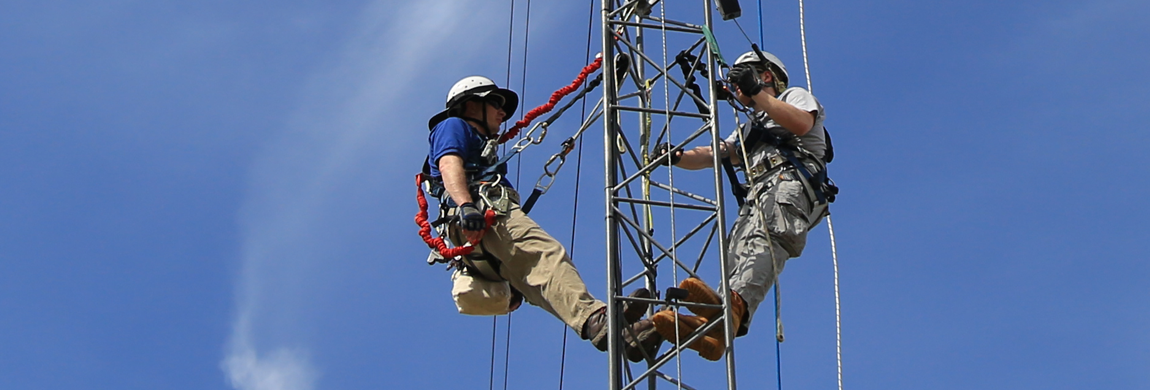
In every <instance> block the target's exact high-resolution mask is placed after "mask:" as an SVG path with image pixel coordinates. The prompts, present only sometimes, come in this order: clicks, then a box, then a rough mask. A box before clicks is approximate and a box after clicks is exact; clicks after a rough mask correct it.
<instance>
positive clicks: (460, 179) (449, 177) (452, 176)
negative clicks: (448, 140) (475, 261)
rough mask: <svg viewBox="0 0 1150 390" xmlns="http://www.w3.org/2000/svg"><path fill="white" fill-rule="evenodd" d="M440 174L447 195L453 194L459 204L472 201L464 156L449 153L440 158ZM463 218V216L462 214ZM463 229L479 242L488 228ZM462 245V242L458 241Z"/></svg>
mask: <svg viewBox="0 0 1150 390" xmlns="http://www.w3.org/2000/svg"><path fill="white" fill-rule="evenodd" d="M438 164H439V174H440V177H442V178H443V188H444V189H445V190H447V195H449V196H451V200H453V201H455V204H457V205H463V204H465V203H471V202H472V199H471V192H469V191H468V190H467V171H466V170H464V169H463V158H462V157H459V155H457V154H447V155H444V156H443V157H440V158H439V163H438ZM460 217H461V218H462V217H463V216H462V215H460ZM462 230H463V236H464V237H465V238H467V240H468V241H471V242H479V240H481V239H483V233H484V232H486V231H487V229H481V230H467V229H462ZM457 244H460V245H462V243H457Z"/></svg>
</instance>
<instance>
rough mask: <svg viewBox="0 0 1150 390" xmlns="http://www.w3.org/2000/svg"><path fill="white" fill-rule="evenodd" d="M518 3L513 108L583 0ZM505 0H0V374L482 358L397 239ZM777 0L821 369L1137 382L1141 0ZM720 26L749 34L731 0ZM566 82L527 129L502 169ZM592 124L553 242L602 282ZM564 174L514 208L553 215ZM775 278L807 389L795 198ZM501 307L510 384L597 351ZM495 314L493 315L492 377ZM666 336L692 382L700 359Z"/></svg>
mask: <svg viewBox="0 0 1150 390" xmlns="http://www.w3.org/2000/svg"><path fill="white" fill-rule="evenodd" d="M679 3H681V2H679ZM679 3H676V4H672V5H671V6H670V7H671V11H675V12H689V11H691V10H694V9H696V8H699V7H698V6H696V5H694V4H690V5H685V4H679ZM515 5H516V9H515V19H514V21H513V22H514V23H513V24H514V26H515V29H514V32H513V34H514V35H513V39H514V41H515V42H516V44H515V48H514V50H513V51H512V53H511V55H512V58H513V64H512V66H511V69H510V73H511V80H512V82H511V83H510V86H511V87H512V88H514V89H516V90H518V91H520V93H521V97H523V101H524V107H521V110H524V109H525V108H530V107H534V106H536V105H538V104H540V103H542V102H543V101H544V98H545V96H547V95H548V94H549V93H550V92H551V91H553V90H554V89H556V88H558V87H559V86H562V85H565V84H566V83H568V82H569V81H570V80H571V78H572V77H573V76H574V75H575V74H576V73H577V72H578V70H579V68H580V67H581V66H582V65H583V63H584V54H585V53H584V47H585V46H584V45H585V42H586V39H587V36H586V28H587V19H586V18H587V16H586V15H587V11H588V5H589V4H588V3H587V2H542V1H537V2H534V3H533V4H532V5H531V7H532V9H531V27H530V36H529V41H528V46H527V48H528V50H527V52H526V53H527V60H526V61H527V67H526V72H524V71H523V67H522V63H523V55H524V50H523V44H522V42H523V39H524V36H523V32H524V24H525V21H524V19H523V16H524V15H525V14H526V10H525V2H524V1H518V2H516V3H515ZM743 6H744V8H745V9H747V10H748V12H747V13H746V14H747V15H746V16H744V17H743V18H741V19H740V22H741V23H742V24H743V26H744V27H746V28H748V32H750V33H752V34H755V33H754V30H755V29H756V28H757V23H756V19H755V17H754V12H753V7H754V5H753V4H750V3H749V2H744V4H743ZM691 7H694V8H691ZM764 8H765V13H766V14H767V15H768V17H767V18H765V21H766V27H765V35H766V42H765V45H764V46H765V48H767V49H768V50H771V51H773V52H775V53H776V54H778V55H779V56H780V57H782V59H783V60H784V61H785V62H786V63H787V65H788V67H789V68H790V69H791V72H792V74H795V75H798V74H800V70H801V67H802V66H801V65H802V60H801V51H800V46H799V36H798V8H797V4H793V3H781V2H767V3H765V4H764ZM510 9H511V2H508V1H503V2H490V1H480V0H460V1H446V0H428V1H422V2H398V1H326V2H319V1H287V2H265V1H240V2H236V1H230V2H225V1H200V2H143V1H131V0H118V1H105V2H93V1H70V2H61V1H53V0H48V1H41V2H12V1H5V2H0V53H2V54H0V58H2V60H0V183H2V188H3V190H0V388H3V389H240V390H318V389H349V388H388V389H407V388H432V389H447V388H477V389H478V388H487V386H488V382H489V379H491V378H490V376H491V373H490V371H491V369H490V364H491V356H492V326H493V324H492V320H491V319H490V318H486V317H467V316H461V315H459V314H456V313H455V308H454V307H453V304H452V303H451V300H450V293H449V292H450V282H449V279H448V274H447V273H446V272H443V271H442V270H441V268H438V267H428V266H426V265H425V264H424V257H425V256H426V251H425V249H424V247H423V246H422V244H421V243H420V242H419V241H418V237H417V236H416V235H415V231H416V229H415V225H414V224H412V222H411V217H412V215H413V214H414V212H415V202H414V200H413V199H412V198H413V195H414V188H412V187H413V186H412V184H411V181H412V175H413V174H414V173H415V172H416V171H417V170H418V169H419V166H420V164H421V163H422V159H423V156H424V154H425V153H426V144H425V143H426V133H425V131H426V130H425V123H426V120H427V118H428V117H429V116H430V115H432V114H434V113H435V112H436V111H438V110H439V109H440V107H442V104H443V103H442V100H443V98H444V95H445V94H446V91H447V89H448V88H449V87H450V86H451V84H452V83H454V82H455V81H456V80H458V79H459V78H462V77H464V76H468V75H472V74H485V75H489V76H491V77H492V78H493V79H495V80H497V81H499V82H500V83H504V81H505V80H506V79H507V74H508V68H507V56H508V53H507V40H508V28H509V23H511V22H512V21H511V20H509V16H510V15H509V11H510ZM684 10H685V11H684ZM806 12H807V22H808V23H807V39H808V44H809V50H810V58H811V72H812V78H813V84H814V85H813V91H814V93H815V95H816V96H818V97H819V99H820V100H821V101H822V103H823V104H824V105H825V106H826V109H827V118H828V119H827V126H828V127H829V128H830V130H831V131H832V133H833V135H834V141H835V146H836V155H837V157H836V160H835V162H834V163H833V164H832V166H831V174H832V177H834V178H835V180H836V181H837V182H838V183H839V185H840V187H842V189H843V193H842V194H841V196H840V198H839V199H840V200H839V201H838V202H837V203H836V204H835V205H834V206H833V208H832V211H833V213H834V218H835V220H834V221H835V230H836V234H837V243H838V253H839V260H840V265H841V275H840V285H841V293H842V310H843V312H842V316H843V320H842V321H843V353H844V368H843V370H844V380H845V382H846V387H847V388H852V389H891V388H898V389H903V388H905V389H918V388H933V389H1017V388H1026V389H1084V388H1091V389H1137V388H1150V369H1147V368H1148V367H1150V336H1148V335H1150V332H1147V329H1150V310H1148V309H1150V304H1148V302H1150V288H1148V287H1147V286H1148V284H1147V281H1148V280H1147V279H1148V276H1147V275H1150V265H1148V264H1147V263H1146V260H1147V250H1146V249H1145V248H1146V246H1145V243H1146V242H1147V241H1148V240H1150V233H1148V232H1150V229H1146V228H1145V227H1144V223H1145V221H1146V220H1147V219H1148V218H1150V207H1147V206H1145V204H1144V203H1143V202H1142V200H1143V199H1144V198H1146V196H1147V195H1150V191H1148V188H1150V184H1148V183H1150V181H1148V179H1150V175H1148V173H1150V172H1148V167H1150V158H1147V157H1146V155H1145V154H1143V153H1142V149H1143V148H1144V147H1145V146H1146V145H1150V135H1147V133H1146V132H1145V131H1144V130H1145V129H1146V125H1145V124H1146V123H1147V122H1150V113H1148V110H1147V106H1148V103H1150V92H1147V89H1146V87H1147V86H1148V85H1150V76H1147V73H1146V72H1145V70H1144V69H1143V68H1145V66H1144V65H1145V64H1147V63H1150V50H1146V46H1145V42H1147V40H1148V39H1150V28H1147V27H1145V19H1146V16H1147V15H1150V3H1146V2H1144V1H1132V0H1101V1H1093V2H1070V1H1043V2H1040V1H1022V2H1006V3H1003V2H992V1H964V2H958V1H937V2H916V1H890V2H881V3H877V4H861V3H857V2H817V1H813V2H807V4H806ZM596 23H598V20H597V18H596ZM716 32H717V34H718V38H719V42H720V45H721V47H722V49H723V51H724V54H727V55H728V56H733V55H736V54H737V53H739V52H741V51H743V50H745V48H746V45H747V43H746V41H745V40H744V39H743V38H742V37H741V35H740V34H738V32H737V30H735V29H734V28H733V26H732V25H731V24H730V23H729V22H728V23H722V24H721V26H719V27H718V28H717V29H716ZM595 39H596V40H597V39H598V38H595ZM595 45H598V44H597V43H596V44H595ZM676 50H677V49H676ZM592 51H593V52H594V51H597V50H595V49H593V50H592ZM524 79H525V80H526V88H524V86H523V85H522V82H521V80H524ZM793 79H795V80H796V83H795V84H799V85H802V84H805V81H801V77H793ZM576 112H577V110H573V111H572V113H569V114H568V115H567V117H565V120H566V121H565V122H560V123H557V124H556V126H554V127H552V131H553V132H556V134H562V135H561V136H557V137H553V138H550V139H549V140H548V141H547V142H545V143H544V144H542V145H539V146H537V147H535V148H534V149H532V150H529V151H528V152H526V153H524V156H523V169H522V178H521V179H520V180H521V184H520V187H529V186H530V185H531V183H533V181H534V180H535V178H537V177H538V175H539V173H540V172H539V170H538V167H539V166H540V165H541V164H542V162H543V161H544V159H545V158H546V157H547V156H549V155H550V154H551V153H554V152H555V151H556V150H557V148H558V142H559V141H560V140H561V139H562V138H563V137H565V136H566V135H568V134H570V132H571V131H572V130H573V126H574V125H575V122H576V121H575V120H573V119H571V118H573V117H575V116H576V115H577V113H576ZM692 130H693V129H692ZM684 131H685V130H684ZM592 135H594V134H593V133H592ZM601 138H602V137H598V136H591V137H588V139H587V144H585V146H584V147H585V148H586V150H585V152H584V157H586V158H585V159H584V165H583V167H582V168H583V170H582V176H581V177H580V179H581V182H580V183H581V186H580V192H579V194H580V198H579V205H578V209H577V213H576V215H577V217H576V219H575V221H576V226H577V228H576V234H575V237H576V245H574V246H573V247H572V252H573V254H574V258H575V261H576V263H577V265H578V267H579V269H580V271H581V272H582V274H583V276H584V278H585V279H586V280H587V283H588V285H589V288H590V289H591V291H592V293H594V294H595V295H597V296H600V297H601V296H602V295H603V292H604V291H605V287H604V282H605V281H604V276H603V275H604V270H603V268H604V263H603V260H602V254H603V253H604V251H603V249H602V247H603V243H602V237H603V233H602V229H603V224H602V213H601V211H602V198H601V196H602V191H601V189H602V174H601V172H602V167H601V161H602V157H601V153H602V152H601V150H602V149H601V145H600V143H599V142H600V141H598V140H599V139H601ZM575 173H576V170H575V168H574V166H573V165H571V164H570V163H569V164H568V166H567V167H566V168H565V169H564V171H563V173H562V176H561V177H560V178H559V180H558V182H557V184H556V186H555V187H554V188H553V189H552V191H551V193H550V194H549V195H547V196H546V197H544V198H543V199H542V200H541V201H540V202H541V203H540V205H539V208H538V209H537V211H536V212H535V213H533V217H535V218H536V219H537V220H538V221H539V223H540V224H541V225H542V226H543V227H544V228H546V229H547V230H548V231H549V232H551V233H552V235H554V236H555V237H556V238H558V239H559V240H560V241H562V242H569V241H570V237H571V236H572V231H571V225H572V213H571V212H570V211H569V210H573V209H574V207H573V201H574V199H573V193H574V189H575V187H574V181H575ZM682 175H683V176H682V177H684V178H685V179H684V183H685V184H687V185H690V184H691V183H692V182H693V181H697V182H698V183H706V182H707V180H708V179H707V175H706V174H705V173H686V174H682ZM700 185H702V184H700ZM781 283H782V286H783V294H784V301H783V318H784V321H785V323H786V329H787V341H786V342H785V343H783V345H782V356H783V360H782V376H783V385H784V387H785V388H832V387H833V386H835V357H834V306H833V291H832V274H831V265H830V250H829V240H828V239H827V233H826V228H825V224H824V225H822V226H820V227H819V228H818V229H816V230H815V231H814V232H812V234H811V239H810V243H809V245H808V249H807V252H806V253H805V254H804V256H803V257H802V258H801V259H797V260H792V261H791V262H790V263H788V266H787V269H786V271H785V272H784V273H783V276H782V282H781ZM511 318H512V319H511V327H510V335H511V338H510V344H509V345H510V354H509V355H508V357H507V361H508V362H509V363H508V365H507V366H508V376H507V378H506V379H507V383H508V385H507V387H508V388H512V389H536V388H550V387H558V384H559V368H560V351H561V349H562V348H563V335H564V332H566V333H567V336H568V342H567V344H568V345H567V348H566V358H565V359H566V360H565V362H566V366H565V367H566V368H565V383H564V388H598V387H602V386H604V385H605V384H606V383H607V380H606V355H605V354H602V353H600V352H598V351H596V350H594V349H593V348H591V347H590V345H588V344H587V343H586V342H585V341H581V340H576V339H577V336H575V335H574V334H573V333H572V332H569V331H566V330H565V328H563V327H562V325H560V323H559V322H558V321H556V320H555V319H553V318H551V317H550V316H549V315H547V314H546V313H544V312H543V311H541V310H539V309H537V308H531V307H528V308H524V309H522V310H520V311H518V312H516V313H515V314H514V315H513V316H512V317H511ZM507 332H508V331H507V320H506V319H500V320H499V322H498V323H497V333H498V335H499V336H498V340H497V345H498V346H497V348H496V351H495V355H496V357H497V359H496V360H497V362H496V364H495V366H496V370H495V371H497V372H496V373H495V374H494V381H495V383H496V387H497V388H499V387H500V386H502V382H503V380H504V376H503V369H504V364H503V359H504V352H505V351H504V347H503V346H504V342H505V335H506V334H507ZM771 333H772V332H771V331H770V326H769V321H763V320H761V319H760V320H759V322H758V323H757V327H756V328H755V329H753V330H752V333H751V334H750V335H749V336H747V337H745V338H741V339H739V340H738V343H737V344H736V349H737V351H738V359H739V360H738V362H739V366H738V367H739V380H740V383H739V384H740V386H742V387H743V388H774V387H775V370H774V367H775V358H774V343H773V335H772V334H771ZM682 364H683V367H684V370H685V371H687V372H690V375H693V377H694V378H696V379H695V380H694V381H692V382H693V383H696V384H700V383H702V384H700V385H698V386H699V387H701V388H713V387H721V383H722V376H721V365H719V364H715V363H706V362H701V361H699V359H697V358H696V357H694V356H693V355H691V354H688V355H687V357H686V358H685V359H683V362H682ZM690 378H691V377H688V379H690Z"/></svg>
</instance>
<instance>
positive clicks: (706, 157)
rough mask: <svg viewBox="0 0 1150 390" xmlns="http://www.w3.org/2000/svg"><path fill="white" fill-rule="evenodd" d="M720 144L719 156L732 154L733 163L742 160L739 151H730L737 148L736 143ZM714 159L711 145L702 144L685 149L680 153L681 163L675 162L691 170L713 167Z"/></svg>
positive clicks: (724, 156) (678, 165)
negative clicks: (733, 152)
mask: <svg viewBox="0 0 1150 390" xmlns="http://www.w3.org/2000/svg"><path fill="white" fill-rule="evenodd" d="M721 145H722V146H720V147H721V148H722V150H720V153H719V158H726V157H728V156H730V159H731V163H733V164H735V165H739V164H740V163H742V160H741V159H740V158H739V156H738V153H735V154H734V155H731V153H728V151H731V150H735V149H734V148H735V145H733V144H731V143H730V142H727V141H723V143H722V144H721ZM713 159H714V157H713V154H712V153H711V147H710V146H700V147H697V148H694V149H691V150H684V151H683V154H682V155H680V159H679V163H678V164H675V166H676V167H679V168H683V169H690V170H697V169H704V168H710V167H711V161H712V160H713Z"/></svg>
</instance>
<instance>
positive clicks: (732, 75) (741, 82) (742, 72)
mask: <svg viewBox="0 0 1150 390" xmlns="http://www.w3.org/2000/svg"><path fill="white" fill-rule="evenodd" d="M727 81H728V82H730V83H731V84H735V86H737V87H739V91H740V92H742V93H743V95H746V96H748V97H750V96H755V95H758V94H759V91H762V90H763V83H762V82H761V81H759V75H756V74H755V68H753V67H750V66H736V67H733V68H731V71H730V72H727Z"/></svg>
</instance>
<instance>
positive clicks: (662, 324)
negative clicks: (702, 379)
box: [651, 310, 727, 361]
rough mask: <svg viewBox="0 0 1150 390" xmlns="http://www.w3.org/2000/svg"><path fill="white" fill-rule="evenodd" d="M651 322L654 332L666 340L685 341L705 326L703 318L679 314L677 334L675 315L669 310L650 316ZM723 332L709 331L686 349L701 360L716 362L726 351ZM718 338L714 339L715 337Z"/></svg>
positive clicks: (719, 330) (705, 321) (718, 330)
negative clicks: (676, 330)
mask: <svg viewBox="0 0 1150 390" xmlns="http://www.w3.org/2000/svg"><path fill="white" fill-rule="evenodd" d="M651 322H654V323H655V330H656V331H657V332H659V335H661V336H663V338H665V339H667V340H686V339H687V337H688V336H690V335H691V333H694V332H695V330H697V329H699V328H702V327H703V326H704V325H706V324H707V319H706V318H704V317H696V316H689V315H684V314H679V316H678V323H679V327H678V333H677V334H676V332H675V322H676V321H675V313H674V312H672V311H670V310H664V311H661V312H658V313H655V314H654V315H652V316H651ZM722 332H723V330H722V329H721V328H719V329H716V330H714V331H711V332H710V333H708V334H707V335H704V336H703V337H702V338H700V339H698V340H696V341H695V342H694V343H691V345H688V346H687V348H690V349H693V350H695V351H698V352H699V356H701V357H703V359H707V360H710V361H716V360H719V359H722V358H723V352H724V351H725V350H726V349H727V343H726V342H725V340H724V339H723V337H722V336H723V333H722ZM716 334H717V335H718V337H715V335H716Z"/></svg>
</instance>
